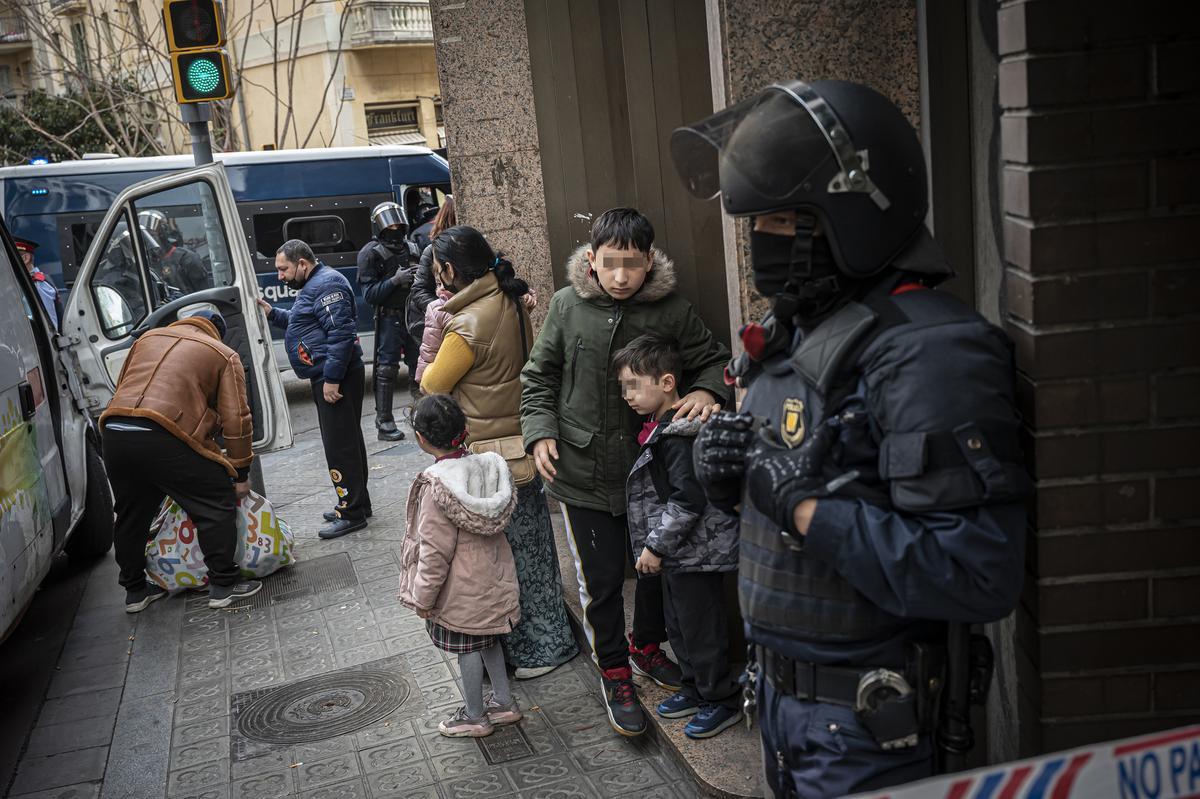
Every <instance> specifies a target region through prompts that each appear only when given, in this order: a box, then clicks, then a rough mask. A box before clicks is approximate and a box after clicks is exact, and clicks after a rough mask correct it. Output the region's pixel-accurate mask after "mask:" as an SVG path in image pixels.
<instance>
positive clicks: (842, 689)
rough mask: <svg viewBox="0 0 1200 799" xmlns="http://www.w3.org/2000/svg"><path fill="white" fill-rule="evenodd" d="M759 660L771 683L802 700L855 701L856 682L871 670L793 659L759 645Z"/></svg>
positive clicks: (834, 703) (835, 703) (777, 688)
mask: <svg viewBox="0 0 1200 799" xmlns="http://www.w3.org/2000/svg"><path fill="white" fill-rule="evenodd" d="M758 663H759V666H760V667H761V668H762V670H763V673H764V674H765V675H766V677H767V679H768V680H769V681H770V683H771V686H772V687H773V688H775V690H777V691H779V692H780V693H784V694H787V695H788V696H794V697H796V698H797V699H800V700H802V701H805V702H826V703H828V704H831V705H843V706H845V707H854V706H855V705H856V704H857V702H858V686H859V682H860V681H861V680H862V677H863V675H864V674H866V673H867V672H869V671H870V669H856V668H853V667H850V666H821V665H818V664H816V663H809V662H806V661H803V660H792V659H791V658H789V657H784V656H783V655H780V654H779V653H777V652H774V651H772V650H770V649H766V648H765V647H761V646H760V647H758Z"/></svg>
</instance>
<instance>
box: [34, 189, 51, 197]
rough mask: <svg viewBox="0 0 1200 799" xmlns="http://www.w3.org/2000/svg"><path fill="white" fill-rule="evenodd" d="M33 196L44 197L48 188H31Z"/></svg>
mask: <svg viewBox="0 0 1200 799" xmlns="http://www.w3.org/2000/svg"><path fill="white" fill-rule="evenodd" d="M29 193H30V194H32V195H33V196H34V197H44V196H45V195H47V194H49V193H50V190H49V189H32V190H31V191H30V192H29Z"/></svg>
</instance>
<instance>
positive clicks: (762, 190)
mask: <svg viewBox="0 0 1200 799" xmlns="http://www.w3.org/2000/svg"><path fill="white" fill-rule="evenodd" d="M671 155H672V158H673V160H674V162H675V166H676V169H678V171H679V174H680V176H681V177H682V178H683V180H684V182H685V183H686V184H687V187H688V190H689V191H690V192H691V193H692V195H693V196H695V197H699V198H701V199H711V198H712V197H715V196H716V195H717V194H720V195H721V202H722V205H723V206H724V208H725V211H726V212H727V213H728V214H729V215H731V216H758V215H762V214H768V213H772V212H775V211H782V210H789V209H792V210H796V211H797V212H799V213H802V214H808V215H811V216H813V217H816V219H818V220H819V221H820V222H821V226H822V228H823V229H824V232H825V235H826V236H827V238H828V239H829V245H830V248H831V250H832V255H833V259H834V261H835V262H836V264H837V267H838V269H840V270H841V272H843V273H844V274H846V275H847V276H849V277H850V278H854V279H860V278H864V277H868V276H870V275H873V274H875V273H876V272H878V271H880V270H881V269H883V268H884V267H885V266H887V265H888V264H889V263H891V262H892V260H893V258H894V257H895V256H896V255H897V254H898V253H900V252H901V251H902V250H904V249H905V248H906V246H907V245H908V244H909V243H910V242H911V241H913V239H914V238H915V237H916V236H917V235H918V233H919V232H920V231H922V230H923V229H924V219H925V214H926V212H927V211H928V209H929V196H928V190H927V188H926V183H925V180H926V178H925V157H924V154H923V153H922V152H921V144H920V142H919V141H918V139H917V136H916V133H915V131H914V130H913V128H912V126H911V125H910V124H909V122H908V120H907V119H906V118H905V117H904V115H903V114H902V113H901V112H900V109H898V108H897V107H896V106H895V105H894V104H893V103H892V102H891V101H890V100H888V99H887V98H886V97H884V96H883V95H882V94H880V93H879V92H877V91H875V90H874V89H871V88H868V87H866V86H863V85H861V84H858V83H850V82H848V81H840V80H822V81H813V82H812V83H805V82H803V81H800V80H791V81H786V82H782V83H776V84H773V85H771V86H769V87H767V88H766V89H764V90H763V91H761V92H759V93H758V94H757V95H755V96H754V97H751V98H749V99H747V100H744V101H742V102H740V103H738V104H737V105H734V106H731V107H729V108H726V109H724V110H722V111H718V112H717V113H715V114H713V115H712V116H710V117H708V118H707V119H704V120H701V121H700V122H696V123H694V124H692V125H687V126H685V127H682V128H678V129H677V130H676V131H675V132H674V133H673V134H672V135H671Z"/></svg>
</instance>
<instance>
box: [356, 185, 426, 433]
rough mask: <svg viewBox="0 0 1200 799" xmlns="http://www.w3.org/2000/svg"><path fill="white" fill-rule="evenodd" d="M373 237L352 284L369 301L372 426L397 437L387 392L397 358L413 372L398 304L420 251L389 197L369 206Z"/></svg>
mask: <svg viewBox="0 0 1200 799" xmlns="http://www.w3.org/2000/svg"><path fill="white" fill-rule="evenodd" d="M371 228H372V230H374V232H375V237H374V238H372V239H371V241H369V242H367V244H366V246H364V247H363V248H362V249H361V250H360V251H359V253H358V285H359V287H360V288H361V289H362V293H363V297H364V298H365V299H366V301H367V302H368V303H370V304H371V305H373V306H375V430H376V434H377V435H378V437H379V440H380V441H400V440H401V439H403V438H404V431H403V430H400V429H399V428H398V427H396V419H395V417H394V416H393V415H392V391H393V389H394V387H395V385H396V378H397V377H398V376H399V374H400V369H399V363H400V358H401V357H403V358H404V363H405V365H407V366H408V375H409V378H408V379H409V382H410V383H413V382H414V381H413V375H415V374H416V372H417V356H418V354H419V353H418V349H417V344H416V342H414V341H413V340H412V339H411V338H410V337H409V335H408V327H407V326H406V325H405V324H404V309H405V305H406V303H407V302H408V290H409V288H410V287H411V286H412V282H413V275H414V272H415V271H416V270H415V268H414V267H415V265H416V262H417V259H418V258H420V257H421V253H420V252H418V251H417V250H416V247H415V245H413V244H412V243H411V242H409V241H408V239H407V234H408V218H407V217H406V216H405V214H404V209H403V208H401V207H400V206H399V205H398V204H397V203H394V202H383V203H380V204H379V205H377V206H375V208H374V209H372V211H371Z"/></svg>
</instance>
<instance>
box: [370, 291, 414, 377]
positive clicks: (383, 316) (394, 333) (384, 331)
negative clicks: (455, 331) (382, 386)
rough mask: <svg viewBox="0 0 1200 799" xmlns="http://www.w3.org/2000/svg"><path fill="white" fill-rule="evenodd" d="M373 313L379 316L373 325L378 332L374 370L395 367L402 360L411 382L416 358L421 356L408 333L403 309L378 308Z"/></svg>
mask: <svg viewBox="0 0 1200 799" xmlns="http://www.w3.org/2000/svg"><path fill="white" fill-rule="evenodd" d="M405 296H407V295H405ZM375 313H377V314H378V315H379V317H378V319H376V323H375V324H376V326H375V329H376V330H378V331H379V333H378V335H379V341H378V342H377V343H376V345H375V358H376V360H375V366H376V368H378V367H380V366H395V365H397V364H399V363H400V360H401V358H403V359H404V365H405V366H407V367H408V376H409V380H412V376H413V375H415V374H416V373H417V358H418V357H420V355H421V349H420V346H419V345H418V343H417V342H416V341H413V338H412V336H411V335H410V334H409V332H408V325H407V324H406V323H405V315H404V308H380V309H378V310H376V311H375Z"/></svg>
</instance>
